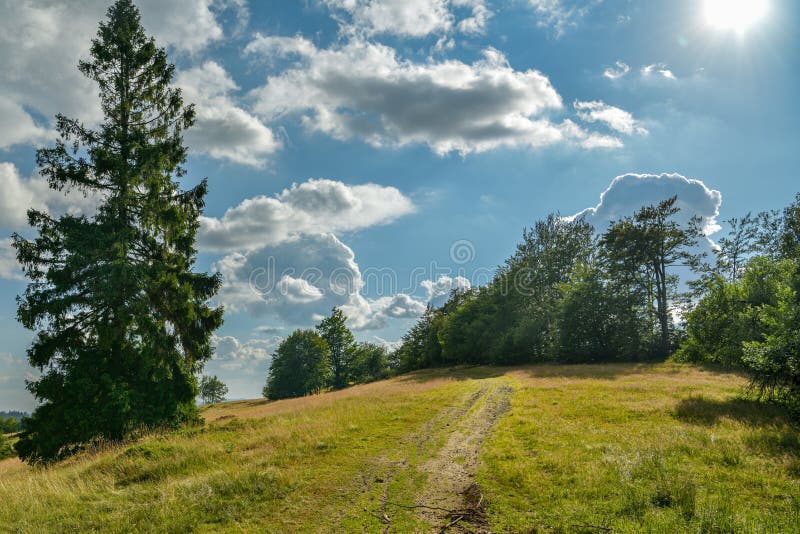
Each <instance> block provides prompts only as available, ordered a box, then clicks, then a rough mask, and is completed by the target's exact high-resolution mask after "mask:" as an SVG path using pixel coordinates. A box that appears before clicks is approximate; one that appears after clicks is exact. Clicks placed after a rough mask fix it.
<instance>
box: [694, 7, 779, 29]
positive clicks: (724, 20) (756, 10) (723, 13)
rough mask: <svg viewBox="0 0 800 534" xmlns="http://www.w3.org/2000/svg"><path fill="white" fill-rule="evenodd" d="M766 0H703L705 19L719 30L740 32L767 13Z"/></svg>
mask: <svg viewBox="0 0 800 534" xmlns="http://www.w3.org/2000/svg"><path fill="white" fill-rule="evenodd" d="M768 4H769V1H768V0H705V15H706V20H707V21H708V23H709V24H710V25H711V26H714V27H715V28H718V29H721V30H735V31H736V32H739V33H742V32H744V31H745V30H747V29H748V28H749V27H750V26H752V25H753V24H755V23H756V22H758V21H759V20H760V19H761V18H763V17H764V15H766V14H767V9H768V7H769V5H768Z"/></svg>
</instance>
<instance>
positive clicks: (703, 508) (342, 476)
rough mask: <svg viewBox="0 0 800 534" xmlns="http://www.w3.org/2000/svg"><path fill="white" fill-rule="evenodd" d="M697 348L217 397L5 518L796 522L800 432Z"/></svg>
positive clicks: (37, 477)
mask: <svg viewBox="0 0 800 534" xmlns="http://www.w3.org/2000/svg"><path fill="white" fill-rule="evenodd" d="M743 384H744V381H743V380H742V379H741V378H740V377H738V376H736V375H733V374H724V373H716V372H712V371H708V370H702V369H699V368H696V367H691V366H683V365H603V366H532V367H524V368H486V367H481V368H466V369H454V370H435V371H426V372H420V373H414V374H410V375H405V376H401V377H398V378H395V379H392V380H388V381H384V382H379V383H374V384H368V385H363V386H357V387H353V388H351V389H347V390H344V391H340V392H336V393H329V394H324V395H317V396H312V397H306V398H302V399H293V400H285V401H278V402H267V401H264V400H254V401H240V402H233V403H226V404H221V405H216V406H212V407H210V408H208V409H206V410H205V411H204V415H205V417H206V419H207V421H208V424H207V425H206V427H205V428H203V429H195V430H184V431H181V432H178V433H172V434H165V435H159V436H151V437H147V438H145V439H142V440H141V441H139V442H137V443H134V444H129V445H126V446H120V447H115V448H110V449H108V450H105V451H101V452H96V453H94V454H87V455H84V456H82V457H79V458H75V459H72V460H69V461H67V462H64V463H62V464H59V465H57V466H54V467H51V468H46V469H31V468H29V467H26V466H24V465H22V464H21V463H19V462H18V461H17V460H5V461H2V462H0V503H2V505H1V506H0V531H5V530H8V531H11V532H45V531H60V532H63V531H80V532H84V531H92V530H94V531H98V532H128V531H138V532H193V531H197V532H211V531H215V532H216V531H228V532H356V531H366V532H382V531H389V532H408V531H411V532H414V531H418V532H419V531H421V532H427V531H434V532H437V531H441V530H442V529H443V528H444V530H445V531H452V532H459V531H489V530H491V531H495V532H709V533H710V532H719V533H724V532H797V531H798V529H799V527H798V525H800V483H799V482H798V479H799V478H800V433H798V427H797V426H793V425H792V424H791V423H789V421H788V419H787V417H786V415H785V414H784V413H783V412H781V411H780V410H779V409H777V408H775V407H771V406H765V405H761V404H757V403H755V402H752V401H750V400H746V399H744V398H742V397H741V392H742V386H743Z"/></svg>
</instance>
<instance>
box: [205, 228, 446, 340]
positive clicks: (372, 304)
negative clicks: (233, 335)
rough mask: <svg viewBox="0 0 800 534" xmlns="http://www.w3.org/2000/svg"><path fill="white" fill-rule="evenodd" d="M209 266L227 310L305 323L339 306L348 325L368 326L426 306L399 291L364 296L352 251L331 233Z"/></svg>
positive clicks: (415, 313)
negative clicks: (217, 277) (220, 281)
mask: <svg viewBox="0 0 800 534" xmlns="http://www.w3.org/2000/svg"><path fill="white" fill-rule="evenodd" d="M213 269H214V270H215V271H218V272H219V273H221V274H222V277H223V286H222V289H221V291H220V294H219V296H218V300H219V302H220V303H221V304H223V305H224V306H225V307H226V311H227V312H228V313H242V312H245V313H248V314H250V315H252V316H254V317H266V316H271V317H274V318H275V319H277V320H280V321H285V322H287V323H289V324H294V325H303V326H309V325H311V324H313V323H315V322H317V321H319V320H320V319H321V318H322V317H324V316H326V315H327V314H329V313H330V310H331V308H333V307H334V306H338V307H340V308H342V311H343V312H344V314H345V315H346V316H347V321H348V324H349V326H350V327H351V328H353V329H354V330H370V329H379V328H383V327H384V326H386V325H387V324H388V322H389V321H390V320H391V319H408V318H415V317H419V316H420V315H421V314H422V313H423V312H424V311H425V303H424V302H423V301H420V300H418V299H415V298H413V297H411V296H409V295H406V294H403V293H398V294H395V295H392V296H383V297H378V298H375V299H368V298H365V297H364V296H363V295H362V289H363V287H364V281H363V278H362V275H361V269H360V268H359V265H358V263H357V262H356V260H355V254H354V253H353V251H352V249H350V247H348V246H347V245H345V244H344V243H342V242H341V241H339V239H337V238H336V236H334V235H333V234H314V235H304V236H297V237H293V238H290V239H288V240H286V241H283V242H281V243H279V244H276V245H272V246H267V247H264V248H262V249H260V250H254V251H250V252H247V253H244V254H242V253H232V254H229V255H227V256H225V257H223V258H222V259H220V260H219V261H217V262H216V263H215V264H214V265H213ZM443 283H444V282H443Z"/></svg>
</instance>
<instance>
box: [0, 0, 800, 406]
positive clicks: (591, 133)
mask: <svg viewBox="0 0 800 534" xmlns="http://www.w3.org/2000/svg"><path fill="white" fill-rule="evenodd" d="M719 3H720V2H719V0H716V1H715V0H706V1H695V0H691V1H690V0H686V1H684V0H669V1H666V0H665V1H635V0H594V1H587V2H575V1H570V0H560V1H559V0H508V1H500V0H425V1H421V0H420V1H416V0H405V1H401V2H398V1H396V0H394V1H393V0H304V1H297V2H292V1H288V0H287V1H259V2H247V1H246V0H175V1H173V2H159V1H156V0H143V1H141V2H139V6H140V8H141V11H142V19H143V23H144V25H145V28H146V29H147V30H148V31H149V32H150V33H152V34H154V35H155V36H156V38H157V39H158V41H159V42H160V43H161V44H162V45H164V46H167V48H168V50H169V51H170V57H171V59H172V61H174V62H175V64H176V66H177V77H176V83H177V84H178V85H180V86H181V87H182V88H183V89H184V94H185V96H186V98H187V100H188V101H193V102H195V103H196V105H197V110H198V124H197V126H196V127H195V128H194V129H193V131H191V132H189V133H187V136H186V141H187V144H189V145H190V147H191V152H190V159H189V161H188V165H187V167H188V170H189V173H188V175H187V176H186V177H185V178H184V183H185V185H186V186H189V185H191V184H193V183H195V182H196V181H198V180H199V179H201V178H202V177H204V176H205V177H208V179H209V185H210V192H209V195H208V199H207V200H208V203H207V209H206V213H205V217H206V218H205V219H204V220H203V225H202V229H201V232H200V239H199V249H200V254H199V261H198V268H200V269H204V270H216V271H219V272H221V273H222V274H223V276H224V280H225V283H224V287H223V290H222V292H221V294H220V296H219V302H220V303H222V304H224V305H225V306H226V309H227V311H226V319H225V325H224V326H223V327H222V329H221V330H220V331H219V332H218V333H217V336H218V337H217V338H216V343H217V347H218V349H217V355H216V356H215V358H214V360H213V361H211V362H209V364H208V366H207V372H210V373H214V374H218V375H219V376H220V377H221V378H222V379H223V380H224V381H225V382H227V383H228V384H229V386H230V389H231V392H230V396H231V397H235V398H239V397H253V396H258V395H259V394H260V390H261V387H262V385H263V383H264V379H265V374H266V370H267V368H268V365H269V355H270V354H271V352H272V351H273V350H274V347H275V345H276V343H278V342H279V341H280V339H281V337H282V336H285V335H287V334H288V333H290V332H291V330H292V329H294V328H298V327H308V326H311V325H313V324H314V323H315V321H316V318H317V317H318V316H319V315H320V314H323V313H326V312H327V311H329V309H330V307H331V306H333V305H340V306H343V307H344V309H345V311H346V312H347V313H348V315H349V316H350V324H351V326H352V327H353V328H354V330H355V331H356V335H357V337H358V339H361V340H368V341H375V342H381V343H383V342H386V343H389V344H391V343H393V342H396V341H397V340H398V339H399V338H400V336H401V335H402V334H403V332H405V330H406V329H407V328H408V327H409V326H410V325H411V324H412V323H413V322H414V320H415V318H416V317H418V315H419V313H420V312H421V310H422V309H424V306H425V304H426V303H427V302H428V301H429V300H434V301H437V299H441V297H442V295H443V294H445V293H446V292H447V291H448V290H449V289H450V288H451V287H454V286H463V285H467V284H476V283H480V282H481V281H482V280H483V279H485V277H486V276H488V275H490V274H491V272H492V271H493V269H494V268H495V267H496V266H497V265H498V264H500V263H502V262H503V260H504V259H505V258H506V257H507V256H509V255H510V254H511V253H512V252H513V249H514V245H515V243H516V242H517V240H518V239H519V237H520V235H521V231H522V228H523V227H524V226H526V225H527V226H530V225H531V224H532V223H533V222H534V221H535V220H537V219H538V218H541V217H544V216H546V215H547V214H548V213H550V212H560V213H561V214H563V215H571V214H574V213H577V212H580V211H582V210H586V209H588V208H594V210H593V211H591V212H589V213H590V216H591V217H592V221H593V222H594V223H595V224H596V225H597V226H598V227H602V225H603V223H604V221H607V220H608V219H609V218H611V217H614V216H619V215H622V214H626V213H630V212H632V211H633V210H634V209H636V208H637V207H638V206H640V205H641V204H643V203H652V202H654V201H657V200H658V199H661V198H665V197H668V196H671V195H673V194H677V195H678V197H679V201H680V202H681V206H682V207H683V209H684V214H685V215H686V216H687V217H688V216H689V215H691V214H698V215H700V216H702V217H704V218H705V220H706V223H707V227H708V228H709V229H710V230H711V229H715V228H717V226H718V225H722V226H724V224H723V222H722V221H724V220H725V219H726V218H729V217H733V216H738V215H741V214H743V213H746V212H747V211H759V210H764V209H775V208H780V207H783V206H785V205H787V204H788V203H789V202H790V200H791V198H792V197H793V195H794V194H795V193H796V192H797V191H799V190H800V186H799V185H798V180H797V172H796V169H797V168H798V165H799V164H800V155H799V154H800V151H798V149H797V148H798V146H800V143H799V141H800V139H799V136H798V132H799V130H798V126H797V122H796V118H797V117H798V116H800V113H798V111H800V110H798V103H797V98H796V95H798V94H800V83H798V80H799V79H800V77H798V74H797V70H796V69H797V65H798V64H800V61H798V59H800V58H798V50H800V43H798V42H797V41H798V39H799V38H798V35H800V34H799V33H798V27H797V26H798V21H800V6H798V4H797V3H796V2H791V1H789V0H735V1H734V2H732V3H726V4H725V5H724V7H723V9H721V10H720V9H714V5H715V4H719ZM73 4H74V3H72V2H56V1H32V0H20V1H18V2H13V3H4V4H2V5H0V185H2V189H3V196H2V198H0V233H2V234H4V235H10V234H11V233H12V232H14V231H19V232H22V233H26V232H29V230H27V229H26V227H25V224H24V211H25V209H27V207H28V206H31V205H34V206H36V207H39V208H45V209H48V210H50V211H52V212H54V213H63V212H65V211H71V212H76V211H78V212H83V213H91V210H92V207H93V202H92V199H84V198H82V197H80V196H77V197H76V196H75V195H68V196H66V197H65V196H63V195H59V194H53V193H50V192H48V191H47V189H46V187H45V186H44V184H43V183H42V181H41V179H40V178H38V177H37V172H36V171H37V169H36V167H35V162H34V149H35V147H36V146H40V145H42V144H46V143H48V142H52V140H53V138H54V136H53V132H52V125H53V123H52V117H53V115H54V114H55V113H57V112H63V113H65V114H67V115H70V116H75V117H78V118H82V119H84V120H85V121H86V122H87V123H89V124H92V123H93V122H96V121H97V120H98V118H99V116H98V108H97V100H96V95H95V92H94V90H93V88H92V87H91V85H90V84H89V83H87V82H86V81H85V80H83V79H82V78H81V77H80V75H79V74H78V72H77V69H76V68H75V65H76V63H77V61H78V59H79V58H80V57H84V56H85V54H86V50H87V49H88V40H89V39H90V38H91V37H92V36H93V34H94V32H95V30H96V25H97V22H98V21H99V20H100V19H101V18H102V17H103V14H104V12H105V9H106V7H107V3H106V2H103V1H99V0H87V1H85V2H81V3H80V4H79V5H73ZM759 10H760V11H759ZM756 12H759V13H760V15H759V16H756ZM732 15H736V17H734V20H732V21H731V20H728V19H730V18H731V16H732ZM616 177H619V178H617V179H616V180H615V178H616ZM604 191H605V192H606V193H605V195H604V196H603V197H602V198H601V194H602V193H604ZM711 237H712V239H713V237H714V236H713V235H712V236H711ZM24 287H25V282H24V280H21V279H20V276H19V271H18V268H17V266H16V265H15V262H14V259H13V255H12V254H11V253H10V252H9V248H8V244H7V242H6V241H0V339H1V340H2V345H0V409H31V408H32V407H33V406H34V404H35V403H34V400H33V399H32V397H31V396H30V395H29V394H28V393H27V392H26V390H25V387H24V380H25V378H26V376H27V377H31V376H35V374H36V370H34V369H31V368H29V367H28V366H27V364H26V363H25V350H26V347H27V345H28V344H29V343H30V340H31V339H32V335H33V334H32V333H31V332H28V331H25V330H24V329H23V328H21V327H20V326H19V325H18V324H17V323H16V321H15V319H14V317H15V300H14V299H15V296H16V295H17V294H19V293H20V292H21V291H23V290H24Z"/></svg>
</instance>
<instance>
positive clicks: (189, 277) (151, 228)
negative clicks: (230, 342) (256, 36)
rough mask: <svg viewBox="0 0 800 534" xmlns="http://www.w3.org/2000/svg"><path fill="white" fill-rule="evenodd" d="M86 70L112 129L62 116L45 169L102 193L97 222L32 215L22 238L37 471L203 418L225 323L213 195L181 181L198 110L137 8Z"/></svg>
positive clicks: (53, 182) (120, 18)
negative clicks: (89, 445) (214, 345)
mask: <svg viewBox="0 0 800 534" xmlns="http://www.w3.org/2000/svg"><path fill="white" fill-rule="evenodd" d="M79 68H80V70H81V72H82V73H83V74H85V75H86V76H87V77H88V78H90V79H91V80H93V81H94V82H96V83H97V84H98V86H99V90H100V100H101V106H102V110H103V113H104V116H105V120H104V121H103V122H102V124H101V125H100V127H99V129H98V130H90V129H88V128H86V127H85V126H84V125H83V123H81V122H80V121H78V120H74V119H69V118H67V117H64V116H61V115H58V116H57V120H56V129H57V131H58V132H59V134H60V138H59V139H58V141H57V142H56V144H55V146H54V147H51V148H42V149H40V150H39V151H38V152H37V163H38V164H39V166H40V168H41V173H42V175H43V176H44V177H46V178H47V180H48V182H49V184H50V187H51V188H53V189H55V190H58V191H62V190H63V191H65V192H72V193H73V194H75V193H78V194H80V193H85V194H90V195H94V196H95V197H96V198H97V199H98V202H99V205H98V208H97V211H96V214H95V215H93V216H91V217H89V216H73V215H64V216H62V217H60V218H53V217H51V216H50V215H49V214H47V213H44V212H41V211H37V210H30V211H29V212H28V219H29V222H30V224H31V225H32V226H33V227H35V228H36V229H37V230H38V233H39V236H38V237H37V238H36V239H33V240H27V239H24V238H22V237H21V236H19V235H15V236H14V246H15V248H16V249H17V259H18V260H19V262H20V264H21V265H22V266H23V268H24V270H25V272H26V274H27V276H28V277H29V278H30V279H31V283H30V285H29V286H28V288H27V291H26V292H25V293H24V294H23V295H22V296H20V298H19V308H18V312H17V315H18V318H19V320H20V322H21V323H22V324H23V326H25V327H26V328H29V329H31V330H35V331H36V337H35V339H34V341H33V344H32V346H31V347H30V349H29V350H28V358H29V361H30V363H31V365H33V366H35V367H37V368H39V369H40V370H41V377H40V378H38V379H37V380H35V381H33V382H31V383H30V384H29V389H30V391H31V392H32V393H33V394H34V396H35V397H36V398H37V399H38V400H39V401H40V403H41V404H40V406H39V407H38V408H37V409H36V411H35V412H34V414H33V415H32V417H31V418H30V419H28V420H27V421H26V429H25V431H24V432H23V433H22V435H21V437H20V440H19V442H18V443H17V446H16V447H17V450H18V451H19V453H20V456H21V457H22V458H24V459H26V460H28V461H38V460H45V461H46V460H53V459H57V458H59V457H62V456H64V455H65V454H67V453H69V452H70V451H72V450H75V449H76V448H79V447H80V444H81V443H85V442H89V441H92V440H97V439H104V440H118V439H121V438H123V437H125V436H126V435H127V434H128V433H130V432H131V431H133V430H134V429H137V428H140V427H155V426H174V425H177V424H180V423H182V422H185V421H190V420H195V419H196V418H197V409H196V407H195V405H194V399H195V396H196V394H197V380H196V378H195V377H196V374H197V373H198V372H199V371H200V369H201V368H202V365H203V363H204V362H205V361H206V360H207V359H208V358H210V356H211V347H210V344H209V337H210V335H211V333H212V332H213V331H214V330H215V329H216V328H218V327H219V326H220V324H221V323H222V309H220V308H217V309H214V308H210V307H209V306H208V305H207V301H208V299H209V298H211V297H212V296H213V295H214V294H215V293H216V292H217V290H218V288H219V285H220V279H219V277H218V276H209V275H207V274H204V273H195V272H193V271H192V267H193V265H194V261H195V259H194V256H195V254H196V251H195V249H194V241H195V237H196V232H197V229H198V227H199V220H198V219H199V216H200V214H201V211H202V208H203V206H204V201H203V197H204V196H205V194H206V189H207V187H206V183H205V181H203V182H201V183H200V184H199V185H197V186H196V187H194V188H193V189H190V190H188V191H181V190H180V189H179V188H178V185H177V183H176V182H175V181H173V177H181V176H183V175H184V172H185V171H184V169H183V167H182V165H183V163H184V162H185V159H186V147H184V146H183V131H184V129H186V128H188V127H190V126H191V125H192V123H193V121H194V110H193V108H192V107H191V106H188V107H184V106H183V100H182V98H181V93H180V91H179V90H178V89H174V88H172V87H171V86H170V83H171V81H172V78H173V74H174V66H173V65H170V64H169V63H168V61H167V56H166V52H165V51H164V49H162V48H158V47H157V46H156V44H155V42H154V40H153V39H152V38H149V37H147V36H146V35H145V33H144V30H143V29H142V27H141V24H140V18H139V12H138V10H137V9H136V7H135V6H134V5H133V3H132V2H131V1H130V0H119V1H117V2H116V3H115V4H114V5H113V6H112V7H111V8H110V9H109V10H108V18H107V20H106V21H105V22H103V23H101V24H100V29H99V31H98V34H97V37H96V38H95V39H94V40H93V41H92V46H91V50H90V59H89V60H88V61H82V62H81V63H80V65H79Z"/></svg>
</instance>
